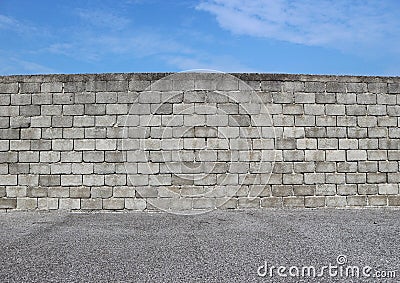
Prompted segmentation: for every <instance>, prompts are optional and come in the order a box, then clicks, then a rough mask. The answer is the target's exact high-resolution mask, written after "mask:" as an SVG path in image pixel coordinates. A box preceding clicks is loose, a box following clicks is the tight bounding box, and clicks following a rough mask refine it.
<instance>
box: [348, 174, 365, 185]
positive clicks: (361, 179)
mask: <svg viewBox="0 0 400 283" xmlns="http://www.w3.org/2000/svg"><path fill="white" fill-rule="evenodd" d="M366 181H367V176H366V173H346V182H347V183H348V184H362V183H365V182H366Z"/></svg>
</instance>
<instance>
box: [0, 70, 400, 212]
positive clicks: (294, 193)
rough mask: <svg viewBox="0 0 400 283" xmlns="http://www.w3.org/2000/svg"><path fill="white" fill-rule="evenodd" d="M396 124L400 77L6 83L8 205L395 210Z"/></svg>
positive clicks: (3, 176) (2, 136)
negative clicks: (372, 208) (358, 208)
mask: <svg viewBox="0 0 400 283" xmlns="http://www.w3.org/2000/svg"><path fill="white" fill-rule="evenodd" d="M399 125H400V78H399V77H355V76H314V75H281V74H231V75H229V74H219V73H179V74H166V73H133V74H93V75H37V76H6V77H0V211H12V210H57V209H62V210H167V211H171V212H180V211H192V212H195V213H196V212H202V211H207V210H211V209H214V208H219V209H234V208H278V207H279V208H282V207H307V208H319V207H387V206H390V207H398V206H400V195H399V181H400V169H399V166H400V163H399V161H400V151H399V149H400V128H399Z"/></svg>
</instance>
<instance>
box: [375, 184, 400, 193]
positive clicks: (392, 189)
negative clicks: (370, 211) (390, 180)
mask: <svg viewBox="0 0 400 283" xmlns="http://www.w3.org/2000/svg"><path fill="white" fill-rule="evenodd" d="M378 192H379V194H380V195H397V194H398V193H399V185H398V184H378Z"/></svg>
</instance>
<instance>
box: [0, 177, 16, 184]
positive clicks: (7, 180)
mask: <svg viewBox="0 0 400 283" xmlns="http://www.w3.org/2000/svg"><path fill="white" fill-rule="evenodd" d="M16 185H17V175H0V186H16Z"/></svg>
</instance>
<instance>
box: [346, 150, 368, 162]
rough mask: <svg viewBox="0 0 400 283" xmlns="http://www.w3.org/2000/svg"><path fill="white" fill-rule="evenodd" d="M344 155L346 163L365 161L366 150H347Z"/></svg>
mask: <svg viewBox="0 0 400 283" xmlns="http://www.w3.org/2000/svg"><path fill="white" fill-rule="evenodd" d="M346 155H347V160H348V161H360V160H367V151H366V150H356V149H349V150H347V152H346Z"/></svg>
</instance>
